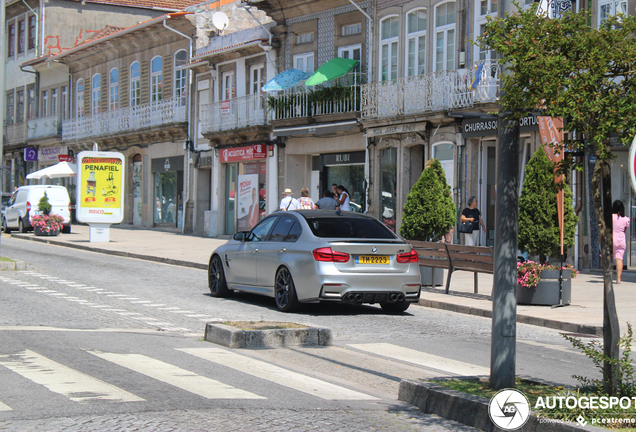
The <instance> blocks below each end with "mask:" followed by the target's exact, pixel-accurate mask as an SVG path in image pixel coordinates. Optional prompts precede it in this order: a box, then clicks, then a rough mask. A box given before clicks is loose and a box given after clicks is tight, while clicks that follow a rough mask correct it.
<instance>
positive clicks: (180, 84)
mask: <svg viewBox="0 0 636 432" xmlns="http://www.w3.org/2000/svg"><path fill="white" fill-rule="evenodd" d="M180 53H184V54H185V60H184V64H183V65H179V66H178V65H177V55H179V54H180ZM187 63H188V53H187V51H186V50H184V49H180V50H178V51H177V52H175V53H174V56H173V63H172V64H173V65H174V80H173V89H174V91H173V94H174V98H175V102H176V103H177V105H178V106H185V105H186V103H187V101H186V97H187V91H188V80H187V77H188V70H187V69H184V68H183V67H184V66H185V65H186V64H187Z"/></svg>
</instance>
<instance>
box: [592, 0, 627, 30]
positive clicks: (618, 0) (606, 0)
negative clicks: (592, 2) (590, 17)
mask: <svg viewBox="0 0 636 432" xmlns="http://www.w3.org/2000/svg"><path fill="white" fill-rule="evenodd" d="M621 4H624V5H625V15H627V14H629V8H628V4H627V0H599V2H598V4H597V15H598V19H597V23H596V24H597V26H599V27H600V26H601V24H602V23H603V19H604V17H603V16H602V14H601V10H602V8H603V6H608V5H609V6H611V8H612V11H611V14H608V15H607V16H608V17H609V16H614V15H618V13H619V12H617V9H618V6H619V5H621ZM620 13H623V12H620Z"/></svg>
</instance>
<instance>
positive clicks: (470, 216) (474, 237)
mask: <svg viewBox="0 0 636 432" xmlns="http://www.w3.org/2000/svg"><path fill="white" fill-rule="evenodd" d="M477 204H478V202H477V198H476V197H474V196H471V197H470V198H468V207H466V208H465V209H464V210H462V216H461V222H472V223H473V231H472V232H471V233H465V234H464V244H465V245H466V246H475V245H478V244H479V227H480V226H481V229H482V230H483V231H484V233H485V232H486V225H485V224H484V221H483V219H482V218H481V212H480V211H479V209H478V208H477Z"/></svg>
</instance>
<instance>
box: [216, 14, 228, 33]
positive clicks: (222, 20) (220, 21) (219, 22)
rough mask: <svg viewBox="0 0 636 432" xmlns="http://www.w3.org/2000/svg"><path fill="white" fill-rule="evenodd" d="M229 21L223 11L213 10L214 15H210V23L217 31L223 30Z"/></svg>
mask: <svg viewBox="0 0 636 432" xmlns="http://www.w3.org/2000/svg"><path fill="white" fill-rule="evenodd" d="M229 23H230V20H229V19H228V17H227V15H225V14H224V13H223V12H214V15H212V24H214V27H216V29H217V30H219V31H223V30H225V27H227V25H228V24H229Z"/></svg>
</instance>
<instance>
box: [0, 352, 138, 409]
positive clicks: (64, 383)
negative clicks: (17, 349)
mask: <svg viewBox="0 0 636 432" xmlns="http://www.w3.org/2000/svg"><path fill="white" fill-rule="evenodd" d="M0 364H1V365H2V366H4V367H6V368H8V369H10V370H12V371H13V372H15V373H17V374H20V375H22V376H23V377H25V378H27V379H29V380H31V381H33V382H35V383H36V384H40V385H43V386H45V387H46V388H48V389H49V390H51V391H52V392H54V393H59V394H61V395H64V396H66V397H67V398H69V399H70V400H72V401H75V402H85V401H90V400H112V401H117V402H139V401H143V400H144V399H142V398H140V397H138V396H135V395H134V394H132V393H129V392H127V391H125V390H122V389H120V388H119V387H115V386H114V385H111V384H108V383H106V382H104V381H101V380H99V379H97V378H93V377H91V376H90V375H86V374H85V373H82V372H79V371H76V370H74V369H71V368H69V367H67V366H64V365H62V364H60V363H57V362H55V361H53V360H50V359H48V358H46V357H44V356H42V355H40V354H38V353H36V352H33V351H30V350H25V351H22V352H21V353H18V354H15V355H0Z"/></svg>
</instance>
